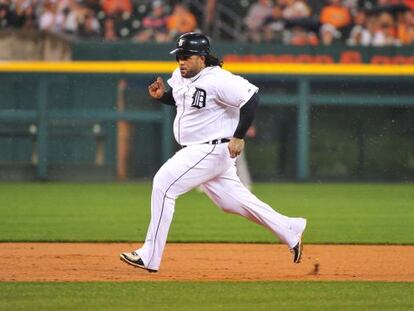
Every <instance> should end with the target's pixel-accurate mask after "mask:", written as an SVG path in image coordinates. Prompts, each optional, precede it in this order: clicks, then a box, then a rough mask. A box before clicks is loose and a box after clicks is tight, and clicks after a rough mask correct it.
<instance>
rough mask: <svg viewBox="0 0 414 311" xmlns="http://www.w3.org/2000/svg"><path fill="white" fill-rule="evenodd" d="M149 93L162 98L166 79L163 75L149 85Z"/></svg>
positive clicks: (153, 96) (156, 97)
mask: <svg viewBox="0 0 414 311" xmlns="http://www.w3.org/2000/svg"><path fill="white" fill-rule="evenodd" d="M148 93H149V94H150V96H151V97H152V98H155V99H160V98H161V97H162V96H163V95H164V93H165V84H164V80H163V79H162V78H161V77H157V80H155V81H154V82H153V83H151V84H150V85H149V86H148Z"/></svg>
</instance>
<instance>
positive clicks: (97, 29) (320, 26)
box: [0, 0, 414, 46]
mask: <svg viewBox="0 0 414 311" xmlns="http://www.w3.org/2000/svg"><path fill="white" fill-rule="evenodd" d="M234 1H236V0H234ZM237 1H240V4H241V5H244V6H246V7H247V9H246V10H245V11H244V13H243V15H241V16H240V20H242V21H243V23H244V29H245V31H244V32H243V35H241V36H240V37H239V39H240V38H242V39H243V40H246V41H249V42H255V43H258V42H278V43H282V44H286V45H331V44H335V43H337V42H342V43H346V44H348V45H353V46H398V45H409V44H413V43H414V0H372V1H370V0H368V1H360V0H321V1H310V0H309V1H306V0H252V1H248V0H237ZM195 2H197V3H199V4H200V3H201V4H202V5H203V6H204V8H205V10H202V14H204V16H199V15H197V14H195V12H194V11H193V10H192V8H191V7H188V6H187V5H186V4H189V3H191V1H171V0H170V1H167V0H154V1H149V0H0V30H1V29H7V28H20V29H38V30H41V31H48V32H53V33H60V34H66V35H72V36H74V37H76V38H96V39H100V40H105V41H117V40H121V39H124V40H125V39H127V40H131V41H136V42H149V41H151V42H154V41H155V42H166V41H172V40H175V39H176V38H177V36H178V35H180V34H182V33H185V32H188V31H198V30H204V31H205V32H207V35H209V33H208V31H209V30H208V29H211V25H207V26H208V27H206V21H209V23H210V24H211V23H215V22H217V19H216V20H215V19H214V18H213V17H214V15H215V11H216V8H217V3H218V1H217V0H199V1H195ZM220 3H221V4H222V5H225V4H226V1H221V2H220ZM233 4H234V2H233ZM216 18H219V16H216Z"/></svg>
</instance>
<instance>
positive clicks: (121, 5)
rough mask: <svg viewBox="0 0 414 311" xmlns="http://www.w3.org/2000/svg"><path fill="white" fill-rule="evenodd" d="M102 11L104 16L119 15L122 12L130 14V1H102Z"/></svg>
mask: <svg viewBox="0 0 414 311" xmlns="http://www.w3.org/2000/svg"><path fill="white" fill-rule="evenodd" d="M102 9H103V10H104V12H105V14H106V16H113V15H119V14H122V13H124V12H127V13H130V14H131V13H132V3H131V1H130V0H103V2H102Z"/></svg>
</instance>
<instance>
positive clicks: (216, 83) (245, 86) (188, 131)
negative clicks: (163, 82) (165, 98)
mask: <svg viewBox="0 0 414 311" xmlns="http://www.w3.org/2000/svg"><path fill="white" fill-rule="evenodd" d="M168 84H169V85H170V87H171V88H172V89H173V97H174V100H175V104H176V106H177V115H176V117H175V120H174V136H175V139H176V141H177V142H178V143H179V144H180V145H194V144H200V143H204V142H207V141H210V140H214V139H220V138H231V137H232V136H233V134H234V131H235V130H236V128H237V125H238V123H239V111H240V108H241V107H242V106H243V105H244V104H245V103H246V102H247V101H248V100H249V99H250V98H251V97H252V96H253V94H254V93H256V92H257V91H258V87H257V86H255V85H253V84H252V83H250V82H249V81H247V80H246V79H244V78H242V77H240V76H237V75H234V74H232V73H230V72H229V71H227V70H224V69H222V68H220V67H219V66H214V67H206V68H204V69H203V70H201V71H200V72H199V73H198V74H197V75H196V76H194V77H192V78H183V77H182V76H181V74H180V70H179V68H177V69H176V70H175V71H174V72H173V74H172V76H171V78H170V79H169V80H168Z"/></svg>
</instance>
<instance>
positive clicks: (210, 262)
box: [0, 243, 414, 282]
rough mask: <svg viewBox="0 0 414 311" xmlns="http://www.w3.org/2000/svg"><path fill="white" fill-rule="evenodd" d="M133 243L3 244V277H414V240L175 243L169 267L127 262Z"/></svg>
mask: <svg viewBox="0 0 414 311" xmlns="http://www.w3.org/2000/svg"><path fill="white" fill-rule="evenodd" d="M136 246H137V245H136V244H134V245H132V244H126V243H116V244H115V243H110V244H104V243H0V281H75V282H76V281H172V280H175V281H196V280H200V281H203V280H206V281H213V280H217V281H272V280H358V281H362V280H366V281H409V282H413V281H414V265H413V262H414V246H383V245H373V246H363V245H305V248H304V256H303V260H302V263H301V264H299V265H298V264H293V263H292V262H291V254H290V253H289V252H288V250H287V248H286V247H285V246H283V245H267V244H266V245H264V244H168V245H167V248H166V251H165V256H164V259H163V263H162V267H161V270H160V271H159V272H158V273H148V272H146V271H145V270H141V269H137V268H134V267H131V266H128V265H127V264H125V263H123V262H121V261H120V260H119V253H120V252H122V251H127V250H133V249H134V248H136Z"/></svg>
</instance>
